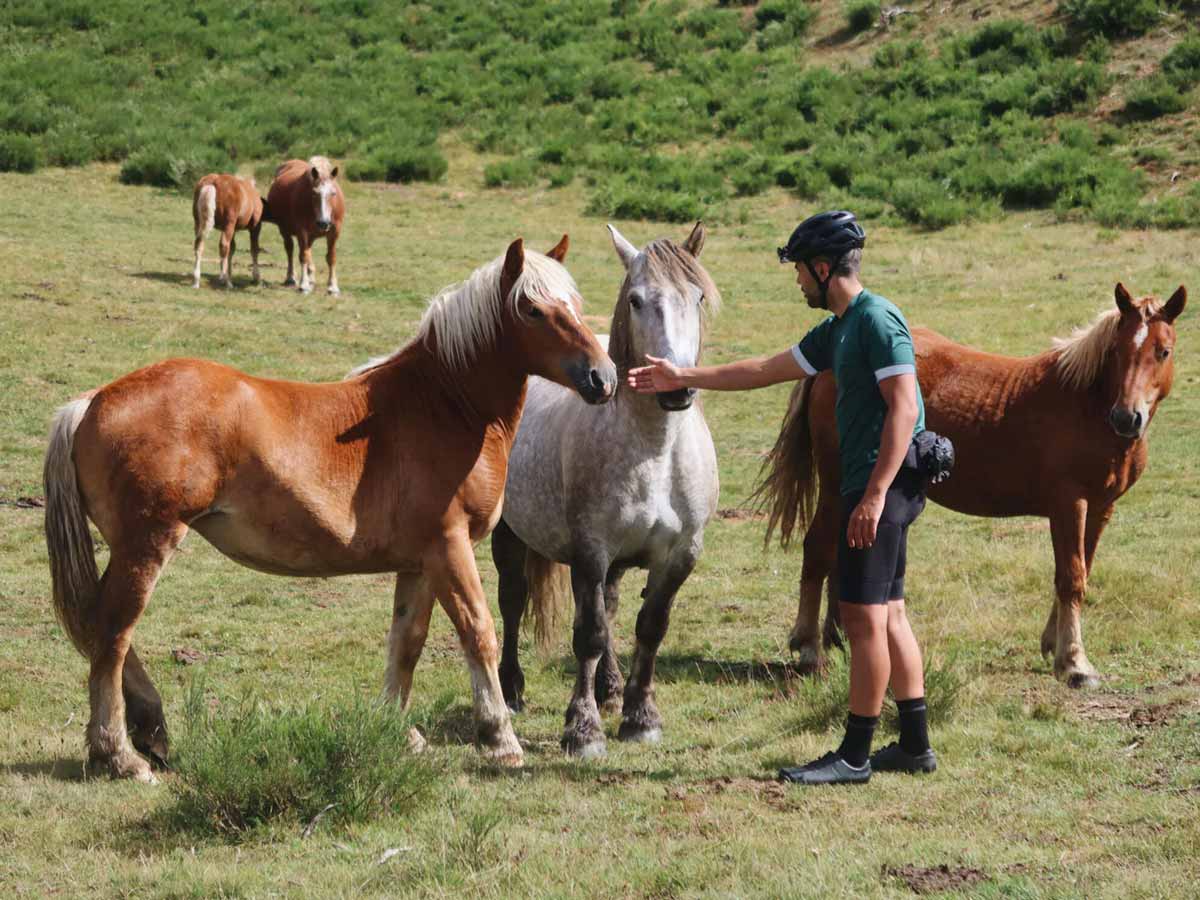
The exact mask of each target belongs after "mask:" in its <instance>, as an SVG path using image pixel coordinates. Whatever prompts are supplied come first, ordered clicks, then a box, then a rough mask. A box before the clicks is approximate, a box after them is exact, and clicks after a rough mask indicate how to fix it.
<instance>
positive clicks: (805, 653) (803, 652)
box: [792, 642, 825, 675]
mask: <svg viewBox="0 0 1200 900" xmlns="http://www.w3.org/2000/svg"><path fill="white" fill-rule="evenodd" d="M792 651H793V652H794V653H795V654H796V661H795V663H794V666H795V668H796V671H797V672H799V673H800V674H801V675H820V674H821V672H822V671H824V669H825V658H824V657H823V656H822V655H821V651H820V650H818V649H817V648H816V647H814V646H813V645H812V644H811V643H808V642H805V643H804V644H801V645H800V646H798V647H795V646H794V647H792Z"/></svg>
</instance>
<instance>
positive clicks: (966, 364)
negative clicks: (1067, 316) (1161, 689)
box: [760, 284, 1187, 687]
mask: <svg viewBox="0 0 1200 900" xmlns="http://www.w3.org/2000/svg"><path fill="white" fill-rule="evenodd" d="M1186 302H1187V292H1186V291H1185V290H1184V289H1183V288H1182V287H1180V288H1179V290H1177V291H1176V292H1175V293H1174V294H1173V295H1172V296H1171V299H1170V300H1168V301H1167V302H1166V303H1163V304H1160V303H1158V302H1156V301H1155V300H1153V299H1152V298H1144V299H1142V300H1137V301H1135V300H1133V298H1131V297H1130V295H1129V292H1128V291H1126V290H1125V288H1124V286H1123V285H1120V284H1118V285H1117V287H1116V309H1111V310H1108V311H1107V312H1105V313H1102V314H1101V315H1100V317H1099V318H1098V319H1097V320H1096V321H1095V322H1094V323H1093V324H1092V325H1091V326H1090V327H1088V328H1081V329H1078V330H1077V331H1076V332H1075V333H1074V334H1073V335H1071V336H1070V337H1068V338H1066V339H1060V340H1057V341H1055V343H1054V347H1053V348H1052V349H1050V350H1048V351H1046V352H1044V353H1041V354H1038V355H1036V356H1031V357H1027V358H1020V359H1018V358H1012V357H1007V356H997V355H994V354H991V353H983V352H981V351H979V350H974V349H971V348H969V347H964V346H962V345H960V344H955V343H953V342H952V341H949V340H947V339H946V338H944V337H942V336H941V335H938V334H936V333H934V332H932V331H929V330H927V329H924V328H918V329H914V331H913V341H914V343H915V345H916V356H917V378H918V380H919V381H920V383H921V391H922V393H923V394H924V397H925V420H926V423H927V424H928V425H929V427H930V428H932V429H933V430H934V431H937V432H940V433H942V434H944V435H946V436H947V437H949V438H950V439H951V440H952V441H953V442H954V448H955V465H954V472H953V474H952V475H951V477H950V478H949V479H948V480H947V481H945V482H943V483H942V484H938V485H934V486H932V487H930V489H929V497H930V499H932V500H934V501H935V502H937V503H940V504H942V505H943V506H946V507H948V508H950V509H953V510H957V511H958V512H962V513H967V514H968V515H975V516H1041V517H1044V518H1048V519H1049V520H1050V538H1051V541H1052V542H1053V544H1054V570H1055V571H1054V587H1055V594H1056V599H1055V601H1054V602H1053V603H1052V604H1051V607H1050V618H1049V621H1048V622H1047V623H1046V628H1045V630H1044V631H1043V632H1042V640H1041V649H1042V653H1044V654H1046V655H1050V654H1051V653H1053V654H1054V673H1055V675H1057V676H1058V677H1059V678H1061V679H1063V680H1064V681H1066V683H1067V684H1069V685H1070V686H1072V687H1093V686H1095V685H1096V684H1097V683H1098V680H1099V676H1098V673H1097V672H1096V670H1095V669H1094V668H1093V667H1092V665H1091V663H1090V662H1088V658H1087V654H1086V653H1085V652H1084V649H1083V632H1082V630H1081V626H1080V607H1081V606H1082V604H1083V599H1084V595H1085V593H1086V591H1087V579H1088V575H1089V573H1090V572H1091V568H1092V561H1093V560H1094V558H1095V554H1096V544H1097V542H1099V540H1100V534H1101V532H1103V530H1104V526H1105V525H1106V524H1108V520H1109V519H1110V518H1111V517H1112V511H1113V504H1114V503H1116V501H1117V500H1118V499H1119V498H1120V497H1121V495H1122V494H1124V493H1125V492H1126V491H1127V490H1129V488H1131V487H1132V486H1133V484H1134V483H1135V482H1136V481H1137V480H1138V476H1140V475H1141V474H1142V471H1143V469H1145V467H1146V457H1147V447H1146V428H1147V427H1148V426H1149V424H1150V419H1151V418H1152V417H1153V416H1154V411H1155V410H1156V409H1157V408H1158V404H1159V403H1160V402H1161V401H1162V400H1163V399H1164V398H1165V397H1166V396H1167V394H1168V393H1169V392H1170V390H1171V381H1172V379H1173V378H1174V353H1173V350H1174V346H1175V327H1174V322H1175V319H1176V318H1177V317H1178V316H1179V314H1180V313H1181V312H1183V307H1184V304H1185V303H1186ZM835 395H836V385H835V382H834V380H833V378H832V376H831V375H829V374H821V375H817V376H815V377H813V378H808V379H805V380H804V381H802V382H801V383H800V384H798V385H797V386H796V388H795V390H793V392H792V399H791V403H790V405H789V409H788V412H787V415H786V417H785V419H784V424H783V429H782V431H781V433H780V436H779V440H778V442H777V443H776V445H775V448H774V450H773V451H772V453H771V456H770V458H769V459H768V461H767V463H766V465H765V467H764V471H765V472H767V475H766V477H765V478H764V480H763V481H762V484H761V486H760V491H761V492H762V494H763V496H765V497H767V498H769V499H770V501H771V503H772V507H771V515H770V521H769V525H768V531H767V535H768V539H769V538H770V534H771V531H772V530H773V529H774V528H775V526H776V525H778V526H779V527H780V532H781V536H782V538H783V540H784V542H785V544H786V542H787V541H788V539H789V538H790V537H791V532H792V530H793V528H794V527H795V526H796V525H797V524H800V525H801V526H802V527H805V528H806V529H807V533H806V534H805V537H804V564H803V569H802V572H801V576H800V608H799V612H798V614H797V616H796V624H795V627H794V628H793V629H792V634H791V638H790V645H791V648H792V650H793V651H795V652H796V653H798V654H799V662H800V664H801V665H802V666H805V667H807V668H813V669H816V668H819V667H820V664H821V657H820V650H821V648H820V645H819V643H818V618H819V615H820V605H821V584H822V582H823V581H824V580H825V577H826V576H827V575H828V574H829V572H830V570H831V569H832V568H833V566H834V561H835V558H836V555H837V538H838V535H837V528H838V522H839V521H840V520H839V514H840V497H839V493H838V482H839V480H840V472H839V463H838V443H837V431H836V428H835V426H834V399H835ZM814 459H815V467H816V471H817V472H818V473H819V481H820V494H819V497H818V499H817V503H816V510H815V512H812V499H813V492H814V485H813V474H814V472H813V468H814ZM836 583H837V579H836V578H831V579H830V580H829V612H828V614H827V615H826V619H825V646H829V645H830V644H831V643H833V642H835V641H836V640H837V625H838V618H837V609H838V606H837V601H838V598H837V596H836V594H837V587H836Z"/></svg>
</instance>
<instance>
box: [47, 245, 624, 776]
mask: <svg viewBox="0 0 1200 900" xmlns="http://www.w3.org/2000/svg"><path fill="white" fill-rule="evenodd" d="M566 248H567V239H566V237H565V236H564V237H563V240H562V241H561V242H560V243H559V245H558V246H557V247H555V248H554V249H553V250H551V251H550V254H549V255H548V256H542V255H541V254H537V253H525V251H524V249H523V245H522V243H521V241H520V240H517V241H514V242H513V244H512V245H511V246H510V247H509V248H508V252H507V254H506V255H505V256H503V257H501V258H498V259H496V260H494V261H493V262H492V263H490V264H488V265H486V266H483V267H481V268H480V269H478V270H476V272H475V273H474V274H473V275H471V277H470V278H469V279H468V280H467V281H465V282H463V283H462V284H459V285H455V286H454V287H452V288H448V289H447V290H446V291H444V292H442V294H440V295H438V296H437V297H435V298H434V299H433V301H431V303H430V306H429V309H428V311H427V312H426V314H425V317H424V319H423V320H422V323H421V326H420V330H419V331H418V334H417V337H416V338H415V339H414V340H413V341H412V342H411V343H409V344H407V345H406V346H404V347H402V348H401V349H400V350H398V351H396V352H395V353H394V354H392V355H391V356H389V357H386V358H384V359H382V360H377V361H373V362H372V363H369V364H368V365H366V366H363V367H361V368H360V369H358V370H355V371H354V372H352V373H351V374H350V375H349V376H348V377H347V378H346V380H344V381H340V382H336V383H332V384H304V383H299V382H288V381H272V380H267V379H262V378H255V377H252V376H250V375H245V374H243V373H241V372H238V371H236V370H234V369H231V368H228V367H226V366H222V365H219V364H217V363H213V362H207V361H204V360H196V359H173V360H167V361H166V362H161V363H158V364H156V365H152V366H149V367H148V368H145V369H140V370H138V371H136V372H133V373H131V374H129V375H126V376H124V377H122V378H119V379H117V380H116V381H114V382H112V383H110V384H108V385H106V386H105V387H102V388H98V389H95V390H92V391H89V392H88V393H86V394H84V395H83V396H82V397H80V398H78V399H76V400H74V401H72V402H71V403H68V404H67V405H66V406H64V407H63V408H62V409H61V410H59V412H58V414H57V415H56V416H55V418H54V423H53V425H52V427H51V432H50V446H49V448H48V450H47V453H46V465H45V485H46V542H47V545H48V547H49V551H50V569H51V575H52V579H53V587H54V607H55V610H56V612H57V614H58V617H59V619H60V620H61V622H62V624H63V627H64V629H65V630H66V632H67V634H68V635H69V636H70V638H71V640H72V641H73V642H74V644H75V646H76V647H77V648H78V649H79V650H80V652H82V653H83V654H84V655H85V656H87V657H88V659H89V660H90V662H91V672H90V674H89V677H88V692H89V696H90V702H91V720H90V722H89V723H88V727H87V742H88V748H89V755H90V758H91V760H92V761H94V762H97V763H99V764H100V765H103V766H107V767H108V768H109V769H110V771H111V772H112V773H113V774H114V775H117V776H123V777H130V778H135V779H137V780H139V781H153V780H154V776H153V775H152V773H151V771H150V766H149V765H148V763H147V762H146V760H145V759H143V758H142V757H141V756H139V755H138V754H137V753H136V752H135V750H134V747H136V748H137V749H139V750H141V751H143V752H145V753H148V754H151V755H153V756H157V757H162V758H165V756H166V752H167V732H166V723H165V721H164V719H163V713H162V701H161V699H160V697H159V695H158V692H157V690H156V689H155V687H154V685H153V683H152V682H151V681H150V677H149V675H147V673H146V670H145V668H144V667H143V665H142V663H141V661H140V660H139V659H138V657H137V654H136V653H135V652H134V649H133V646H132V639H133V629H134V626H135V625H136V624H137V621H138V618H139V617H140V616H141V614H142V611H143V610H144V609H145V608H146V604H147V602H148V601H149V599H150V594H151V592H152V591H153V590H154V585H155V582H156V581H157V580H158V577H159V574H160V573H161V572H162V570H163V567H164V566H165V565H166V564H167V562H168V560H170V558H171V556H172V554H173V553H174V552H175V549H176V548H177V547H178V546H179V544H180V542H181V541H182V540H183V539H184V537H185V535H187V533H188V531H189V530H192V529H194V530H195V531H198V532H199V533H200V534H202V535H203V536H204V537H205V538H206V539H207V540H208V541H210V542H211V543H212V544H213V545H214V546H215V547H216V548H217V549H218V550H220V551H221V552H222V553H224V554H225V555H226V556H229V557H230V558H231V559H234V560H236V561H237V562H240V563H242V564H243V565H246V566H250V567H251V568H255V569H258V570H260V571H263V572H270V573H274V574H279V575H293V576H321V577H325V576H330V575H345V574H351V573H357V572H397V573H398V575H397V580H396V594H395V609H394V614H393V619H392V626H391V634H390V637H389V649H388V664H387V695H388V697H390V698H393V699H394V698H399V700H400V701H401V703H402V704H404V705H407V703H408V700H409V694H410V690H411V687H412V674H413V667H414V666H415V665H416V662H417V658H418V657H419V656H420V653H421V648H422V646H423V645H424V642H425V635H426V631H427V629H428V627H429V617H430V614H431V611H432V608H433V602H434V599H435V598H436V599H437V600H438V601H439V602H440V603H441V604H442V607H443V608H444V609H445V610H446V612H447V614H448V615H449V616H450V618H451V620H452V621H453V623H454V626H455V628H456V629H457V631H458V635H459V638H460V640H461V642H462V647H463V651H464V653H465V655H466V659H467V666H468V668H469V669H470V672H471V684H472V688H473V693H474V705H475V718H476V736H477V740H478V742H479V744H480V745H481V748H482V749H483V750H484V751H485V752H486V754H487V755H488V756H489V757H490V758H492V759H494V760H496V761H497V762H500V763H503V764H509V765H519V764H520V762H521V760H522V751H521V746H520V745H519V744H518V743H517V739H516V737H515V736H514V735H513V731H512V726H511V724H510V722H509V715H508V710H507V707H506V706H505V703H504V697H503V694H502V693H501V689H500V681H499V675H498V672H497V662H498V653H497V649H498V648H497V641H496V632H495V626H494V625H493V623H492V617H491V613H490V612H489V611H488V604H487V599H486V597H485V596H484V593H483V587H482V585H481V583H480V580H479V573H478V571H477V570H476V568H475V556H474V551H473V545H474V544H475V543H477V542H479V541H480V540H482V539H483V538H484V537H485V536H487V534H488V533H489V532H490V531H491V530H492V528H493V526H494V525H495V524H496V522H497V520H498V519H499V518H500V505H501V502H502V500H503V496H504V482H505V475H506V471H507V464H508V453H509V450H510V448H511V446H512V442H513V438H514V436H515V435H516V431H517V425H518V423H519V421H520V418H521V412H522V409H523V407H524V403H525V388H526V381H527V379H528V376H529V375H531V374H536V375H541V376H542V377H544V378H548V379H550V380H552V381H555V382H557V383H559V384H562V385H565V386H567V387H571V388H573V389H574V390H576V391H578V392H579V393H580V395H582V396H583V398H584V399H585V400H587V401H588V402H590V403H603V402H605V401H606V400H608V399H609V398H610V397H611V396H612V394H613V391H614V390H615V386H616V369H615V368H614V367H613V364H612V361H611V360H610V359H609V358H608V356H607V355H606V354H605V352H604V350H603V349H602V348H601V347H600V345H599V344H598V343H597V341H596V337H595V335H593V334H592V333H591V332H590V331H589V330H588V329H587V328H586V327H585V326H584V325H583V323H582V321H581V319H580V309H579V305H580V299H579V296H578V290H577V289H576V287H575V284H574V282H573V281H572V280H571V277H570V275H568V274H567V270H566V269H564V268H563V267H562V266H561V265H560V263H559V260H561V259H562V258H563V257H564V256H565V255H566ZM89 518H90V519H91V520H92V522H94V523H95V525H96V527H97V528H98V529H99V531H100V533H101V534H102V535H103V536H104V540H105V541H106V542H107V543H108V546H109V548H110V551H111V554H110V558H109V563H108V568H107V570H106V571H105V573H104V577H103V578H100V577H99V575H98V572H97V569H96V561H95V556H94V552H93V546H92V539H91V535H90V532H89V530H88V522H87V520H88V519H89ZM127 725H128V728H129V733H127V731H126V726H127ZM130 734H131V735H132V740H133V746H131V745H130Z"/></svg>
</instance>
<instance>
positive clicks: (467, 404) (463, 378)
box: [367, 341, 528, 447]
mask: <svg viewBox="0 0 1200 900" xmlns="http://www.w3.org/2000/svg"><path fill="white" fill-rule="evenodd" d="M367 377H368V378H369V379H370V380H371V381H372V382H374V383H375V385H377V386H378V387H379V388H380V390H379V391H378V396H379V397H380V398H381V401H380V402H381V403H382V404H384V405H385V406H386V405H387V404H388V403H390V402H391V399H392V398H394V397H396V396H397V393H400V394H409V395H411V394H412V393H413V392H414V391H416V392H420V394H421V395H422V399H423V400H424V402H425V403H426V404H427V405H429V406H431V407H435V408H437V409H438V410H439V411H440V412H442V413H451V414H454V415H456V416H457V418H458V419H459V420H460V421H461V422H462V423H463V425H464V426H465V427H466V428H467V430H469V431H472V432H476V431H477V432H480V433H482V432H484V431H492V432H497V433H499V434H500V435H502V436H503V437H504V439H505V440H506V441H507V443H508V445H509V446H510V447H511V445H512V440H513V437H514V436H515V434H516V431H517V425H518V424H519V423H520V420H521V412H522V410H523V409H524V407H525V393H526V387H527V384H528V378H527V376H526V375H525V374H524V373H522V372H519V371H517V370H515V369H514V367H513V366H512V365H505V362H504V360H503V359H502V358H501V354H499V353H497V352H496V351H494V350H493V351H490V352H483V353H480V354H478V355H477V356H476V357H475V359H473V360H472V361H471V363H470V364H469V365H468V366H467V367H466V368H465V369H463V370H460V371H456V370H453V369H451V368H450V367H449V366H447V365H446V364H445V363H444V362H443V361H442V360H441V359H439V358H438V356H437V354H436V351H434V350H432V349H431V348H429V347H427V346H426V345H425V344H424V342H422V341H414V342H413V343H412V344H410V345H409V346H408V347H407V348H405V349H404V350H403V351H401V353H399V354H398V355H397V357H396V358H395V359H394V360H392V361H389V362H387V363H384V364H383V365H381V366H379V367H378V368H377V369H374V370H372V371H371V372H370V373H369V374H368V376H367Z"/></svg>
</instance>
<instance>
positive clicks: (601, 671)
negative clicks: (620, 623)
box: [596, 566, 625, 713]
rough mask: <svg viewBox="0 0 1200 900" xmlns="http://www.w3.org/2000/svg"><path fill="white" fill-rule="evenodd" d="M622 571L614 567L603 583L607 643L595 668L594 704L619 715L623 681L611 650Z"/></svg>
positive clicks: (615, 656) (614, 653) (614, 654)
mask: <svg viewBox="0 0 1200 900" xmlns="http://www.w3.org/2000/svg"><path fill="white" fill-rule="evenodd" d="M624 574H625V570H624V569H618V568H616V567H615V566H614V567H612V568H610V569H609V570H608V578H607V580H606V581H605V582H604V612H605V614H606V615H607V616H608V642H607V644H605V647H604V654H603V655H602V656H601V657H600V664H599V665H598V666H597V667H596V704H597V705H598V706H599V707H600V709H601V710H602V711H604V712H608V713H619V712H620V711H621V705H622V699H621V695H622V693H623V692H624V690H625V679H624V678H622V677H621V666H620V663H618V662H617V654H616V652H615V651H614V649H613V627H612V626H613V620H614V619H615V618H616V617H617V607H618V605H619V603H620V594H621V576H622V575H624Z"/></svg>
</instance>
